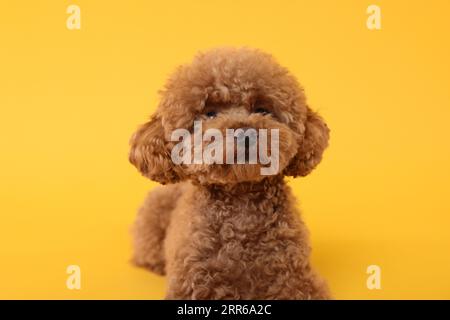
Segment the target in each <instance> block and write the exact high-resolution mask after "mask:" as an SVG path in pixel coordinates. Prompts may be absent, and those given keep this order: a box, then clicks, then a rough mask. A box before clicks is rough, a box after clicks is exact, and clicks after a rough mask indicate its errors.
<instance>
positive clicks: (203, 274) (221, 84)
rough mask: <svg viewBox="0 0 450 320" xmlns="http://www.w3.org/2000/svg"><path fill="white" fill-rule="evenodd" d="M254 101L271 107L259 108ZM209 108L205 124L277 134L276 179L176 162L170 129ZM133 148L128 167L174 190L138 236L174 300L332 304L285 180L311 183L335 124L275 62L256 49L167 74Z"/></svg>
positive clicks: (151, 208)
mask: <svg viewBox="0 0 450 320" xmlns="http://www.w3.org/2000/svg"><path fill="white" fill-rule="evenodd" d="M196 95H197V96H196ZM252 96H253V98H251V97H252ZM255 101H256V102H255ZM255 105H257V106H258V108H259V109H260V107H261V105H264V108H266V109H268V110H270V111H268V112H264V113H261V112H258V111H252V110H259V109H256V108H257V107H256V106H255ZM211 108H213V109H214V110H215V113H216V115H215V116H214V117H213V118H211V117H210V118H205V123H206V125H207V126H206V127H208V126H209V127H213V125H215V126H216V127H218V128H219V129H224V128H225V127H233V128H235V127H244V126H245V127H252V128H277V129H279V130H280V138H281V139H280V168H281V169H280V172H279V173H278V174H276V175H273V176H261V175H260V174H259V172H260V171H259V170H256V169H259V168H260V166H255V165H249V164H244V165H240V166H239V165H204V164H202V165H190V166H186V165H178V166H176V165H174V164H173V163H171V162H170V159H168V158H169V154H170V148H171V147H173V143H172V142H170V139H169V136H170V130H173V129H174V128H178V127H184V128H187V129H190V128H191V126H192V122H193V120H194V119H196V118H198V117H199V116H200V117H202V115H203V114H204V113H205V110H206V111H207V110H211ZM131 144H132V149H131V153H130V160H131V162H132V163H133V164H134V165H135V166H136V167H137V168H138V169H139V170H140V171H141V172H142V173H143V174H144V175H145V176H147V177H149V178H151V179H153V180H156V181H159V182H162V183H163V184H168V185H166V186H161V187H157V188H155V189H154V190H153V191H152V192H151V193H150V194H149V196H148V197H147V199H146V201H145V203H144V205H143V207H142V208H141V210H140V211H139V214H138V218H137V221H136V224H135V228H134V240H135V241H134V244H135V254H134V261H135V263H136V264H137V265H139V266H143V267H146V268H148V269H150V270H152V271H154V272H156V273H158V274H167V277H168V292H167V298H169V299H326V298H328V297H329V294H328V289H327V286H326V284H325V283H324V282H323V281H321V280H320V279H319V278H318V277H317V276H316V275H315V273H314V272H313V271H312V270H311V267H310V262H309V254H310V247H309V241H308V233H307V230H306V228H305V226H304V224H303V223H302V221H301V220H300V217H299V214H298V212H297V210H296V209H295V200H294V198H293V197H292V195H291V192H290V189H289V187H288V186H287V185H286V184H285V182H284V179H283V177H284V176H286V175H290V176H298V175H300V176H304V175H307V174H308V173H309V172H310V171H311V170H312V169H313V168H314V167H315V166H316V165H317V164H318V163H319V162H320V160H321V157H322V152H323V150H324V149H325V148H326V146H327V144H328V128H327V127H326V125H325V124H324V122H323V121H322V119H321V118H320V117H319V116H317V114H315V113H313V112H312V111H311V110H310V109H309V107H308V106H307V105H306V102H305V98H304V95H303V91H302V90H301V88H300V87H299V86H298V84H297V82H296V81H295V79H294V78H293V77H291V76H290V75H289V74H288V73H287V71H286V70H285V69H284V68H281V67H279V66H278V65H277V64H276V63H275V62H274V61H273V59H272V58H271V57H270V56H268V55H265V54H262V53H261V52H259V51H255V50H250V49H220V50H216V51H213V52H212V53H209V54H206V55H201V56H199V57H198V58H197V60H196V61H194V63H193V64H192V66H190V67H186V68H185V69H180V70H178V71H177V73H176V74H175V76H174V77H173V78H171V80H170V81H169V84H168V85H167V87H166V91H165V92H164V93H163V100H162V102H161V104H160V107H159V109H158V111H157V113H156V114H155V116H154V117H153V118H152V119H151V120H150V121H149V122H148V123H146V124H144V125H143V126H142V127H141V128H140V129H139V130H138V131H137V133H136V134H135V135H134V137H133V139H132V142H131Z"/></svg>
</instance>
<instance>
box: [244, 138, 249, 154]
mask: <svg viewBox="0 0 450 320" xmlns="http://www.w3.org/2000/svg"><path fill="white" fill-rule="evenodd" d="M248 149H250V137H248V136H246V137H245V150H247V151H248Z"/></svg>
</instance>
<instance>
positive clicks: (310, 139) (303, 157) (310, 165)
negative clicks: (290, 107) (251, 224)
mask: <svg viewBox="0 0 450 320" xmlns="http://www.w3.org/2000/svg"><path fill="white" fill-rule="evenodd" d="M304 125H305V132H304V134H303V135H302V136H303V138H302V140H301V141H300V143H299V146H298V151H297V154H296V155H295V156H294V158H292V160H291V162H290V163H289V165H288V166H287V167H286V169H285V170H284V174H285V175H287V176H293V177H297V176H306V175H307V174H308V173H310V172H311V171H312V170H313V169H314V168H315V167H316V166H317V165H318V164H319V162H320V161H321V160H322V154H323V152H324V150H325V149H326V147H327V146H328V139H329V135H330V130H329V129H328V127H327V125H326V123H325V122H324V121H323V120H322V118H321V117H320V116H319V115H318V114H316V113H315V112H313V111H312V110H310V109H309V107H308V113H307V116H306V121H305V124H304Z"/></svg>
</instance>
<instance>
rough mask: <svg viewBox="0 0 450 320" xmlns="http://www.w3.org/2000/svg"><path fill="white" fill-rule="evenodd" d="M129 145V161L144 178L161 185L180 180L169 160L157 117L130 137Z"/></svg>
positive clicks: (168, 151) (160, 124)
mask: <svg viewBox="0 0 450 320" xmlns="http://www.w3.org/2000/svg"><path fill="white" fill-rule="evenodd" d="M130 145H131V150H130V154H129V160H130V162H131V163H132V164H133V165H134V166H135V167H136V168H137V169H138V170H139V171H140V172H141V173H142V174H143V175H144V176H146V177H148V178H149V179H151V180H154V181H157V182H160V183H162V184H167V183H175V182H177V181H179V180H180V179H179V176H178V174H177V173H176V172H175V170H174V164H173V162H172V160H171V158H170V150H169V148H168V146H167V142H166V140H165V138H164V128H163V125H162V122H161V118H160V117H159V116H157V115H156V116H153V118H151V119H150V121H149V122H147V123H145V124H143V125H142V126H141V127H140V128H139V129H138V130H137V131H136V133H135V134H134V135H133V136H132V137H131V140H130Z"/></svg>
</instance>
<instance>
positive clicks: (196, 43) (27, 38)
mask: <svg viewBox="0 0 450 320" xmlns="http://www.w3.org/2000/svg"><path fill="white" fill-rule="evenodd" d="M71 4H76V5H78V6H79V8H80V9H81V29H80V30H69V29H68V28H67V27H66V20H67V18H68V16H69V14H67V13H66V10H67V7H68V6H69V5H71ZM370 4H377V5H379V7H380V8H381V14H382V20H381V22H382V29H381V30H369V29H368V28H367V27H366V19H367V17H368V15H367V14H366V9H367V7H368V6H369V5H370ZM449 12H450V2H449V1H448V0H433V1H427V2H424V1H410V0H408V1H407V0H402V1H400V0H396V1H387V0H377V1H373V2H372V1H371V0H368V1H363V0H342V1H332V0H329V1H324V0H320V1H318V0H295V1H294V0H293V1H287V0H286V1H279V0H277V1H262V0H257V1H244V0H243V1H218V0H201V1H200V0H199V1H197V0H192V1H181V0H180V1H144V0H142V1H131V0H130V1H90V0H73V1H50V0H45V1H44V0H40V1H31V0H30V1H24V0H20V1H2V2H1V4H0V35H1V37H0V74H1V76H0V108H1V116H0V147H1V149H0V150H1V151H0V152H1V157H0V159H1V165H0V181H1V182H0V214H1V220H0V298H58V299H59V298H74V299H78V298H119V299H122V298H138V299H140V298H158V299H159V298H163V297H164V286H165V280H164V278H161V277H158V276H155V275H153V274H150V273H148V272H146V271H143V270H139V269H136V268H134V267H132V266H131V265H130V264H129V257H130V252H131V245H130V236H129V226H130V225H131V223H132V221H133V219H134V216H135V211H136V209H137V208H138V206H139V205H140V202H141V201H142V200H143V198H144V195H145V194H146V192H147V191H148V190H149V189H151V188H152V187H154V186H155V184H154V183H152V182H149V181H148V180H146V179H144V178H142V177H140V175H139V174H138V173H137V171H136V170H135V169H134V168H133V167H132V166H131V165H130V164H128V161H127V151H128V139H129V137H130V135H131V133H132V132H133V131H134V129H135V128H136V126H137V125H138V124H139V123H142V122H143V121H145V119H146V118H147V117H148V115H149V114H150V113H151V112H152V111H153V110H154V108H155V106H156V104H157V101H158V96H157V93H156V92H157V90H158V89H159V88H160V87H161V86H162V84H163V83H164V80H165V78H166V77H167V75H168V74H169V73H170V72H171V70H172V69H173V68H174V67H175V66H176V65H178V64H180V63H183V62H187V61H189V60H190V59H191V57H192V56H193V55H194V54H195V53H196V52H197V51H198V50H202V49H207V48H210V47H215V46H222V45H236V46H241V45H246V46H251V47H259V48H261V49H264V50H265V51H268V52H271V53H272V54H274V55H275V56H276V57H277V58H278V60H279V61H280V62H281V63H282V64H284V65H285V66H287V67H288V68H289V69H291V71H292V72H293V73H294V74H295V75H297V76H298V78H299V80H300V81H301V82H302V83H303V85H304V86H305V88H306V92H307V95H308V97H309V101H310V103H311V105H312V106H313V107H314V108H315V109H317V110H319V112H320V113H321V114H322V115H323V116H324V118H325V119H326V120H327V122H328V124H329V126H330V128H331V129H332V138H331V145H330V148H329V149H328V151H327V152H326V154H325V157H324V161H323V162H322V164H321V165H320V166H319V167H318V169H317V170H316V171H315V172H314V173H313V174H312V175H311V176H309V177H307V178H302V179H296V180H292V181H291V182H290V184H291V185H292V186H293V188H294V190H295V193H296V195H297V196H298V198H299V199H300V206H301V208H302V210H303V217H304V219H305V220H306V222H307V224H308V226H309V228H310V230H311V237H312V242H313V263H314V265H315V267H316V268H317V269H318V270H319V271H320V273H321V274H322V275H323V276H324V277H325V278H326V279H328V281H329V283H330V287H331V289H332V291H333V293H334V296H335V297H336V298H342V299H347V298H363V299H366V298H368V299H373V298H374V299H378V298H387V299H391V298H450V256H449V252H450V234H449V229H450V228H449V227H450V192H449V181H450V169H449V164H450V143H449V138H450V125H449V123H450V93H449V88H450V86H449V85H450V63H449V57H450V42H449V34H450V20H449V19H448V15H449ZM68 265H79V266H80V268H81V290H69V289H68V288H67V287H66V279H67V276H68V275H67V274H66V268H67V266H68ZM369 265H378V266H380V268H381V289H380V290H369V289H368V288H367V286H366V279H367V277H368V275H367V274H366V269H367V267H368V266H369Z"/></svg>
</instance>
